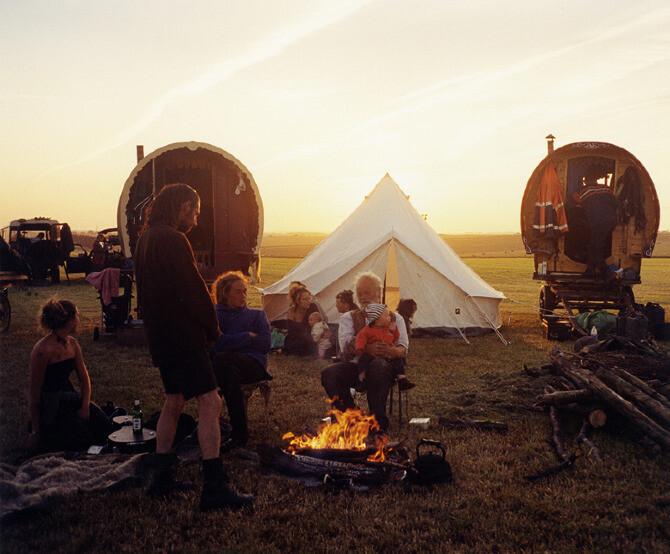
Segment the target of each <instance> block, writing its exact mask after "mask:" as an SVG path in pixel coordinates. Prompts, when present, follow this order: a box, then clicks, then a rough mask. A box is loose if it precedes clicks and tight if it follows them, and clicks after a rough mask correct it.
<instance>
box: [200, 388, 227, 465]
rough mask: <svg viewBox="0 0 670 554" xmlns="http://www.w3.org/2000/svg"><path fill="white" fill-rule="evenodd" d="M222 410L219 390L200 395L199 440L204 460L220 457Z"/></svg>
mask: <svg viewBox="0 0 670 554" xmlns="http://www.w3.org/2000/svg"><path fill="white" fill-rule="evenodd" d="M220 412H221V397H220V396H219V394H218V392H217V391H215V390H213V391H210V392H207V393H205V394H203V395H201V396H198V441H199V442H200V450H201V451H202V459H203V460H208V459H211V458H218V457H219V447H220V445H221V428H220V426H219V413H220Z"/></svg>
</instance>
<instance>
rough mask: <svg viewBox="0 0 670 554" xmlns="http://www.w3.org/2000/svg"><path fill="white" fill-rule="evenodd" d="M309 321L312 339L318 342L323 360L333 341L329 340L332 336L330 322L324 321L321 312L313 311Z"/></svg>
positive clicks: (319, 353) (320, 357)
mask: <svg viewBox="0 0 670 554" xmlns="http://www.w3.org/2000/svg"><path fill="white" fill-rule="evenodd" d="M307 321H308V322H309V326H310V327H311V328H312V340H313V341H314V342H315V343H316V349H317V352H318V355H319V359H320V360H323V359H324V358H325V357H326V352H328V349H329V348H330V347H331V346H332V344H331V342H330V341H329V340H328V338H329V337H330V329H328V324H327V323H326V322H325V321H323V318H322V317H321V314H320V313H319V312H312V313H311V314H309V318H308V320H307Z"/></svg>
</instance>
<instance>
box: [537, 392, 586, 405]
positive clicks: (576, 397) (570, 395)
mask: <svg viewBox="0 0 670 554" xmlns="http://www.w3.org/2000/svg"><path fill="white" fill-rule="evenodd" d="M594 399H595V396H594V395H593V393H592V392H591V391H590V390H587V389H578V390H567V391H555V392H548V393H545V394H543V395H542V396H540V398H539V399H538V401H537V402H536V404H537V405H538V406H562V405H564V404H572V403H573V402H577V403H583V402H592V401H593V400H594Z"/></svg>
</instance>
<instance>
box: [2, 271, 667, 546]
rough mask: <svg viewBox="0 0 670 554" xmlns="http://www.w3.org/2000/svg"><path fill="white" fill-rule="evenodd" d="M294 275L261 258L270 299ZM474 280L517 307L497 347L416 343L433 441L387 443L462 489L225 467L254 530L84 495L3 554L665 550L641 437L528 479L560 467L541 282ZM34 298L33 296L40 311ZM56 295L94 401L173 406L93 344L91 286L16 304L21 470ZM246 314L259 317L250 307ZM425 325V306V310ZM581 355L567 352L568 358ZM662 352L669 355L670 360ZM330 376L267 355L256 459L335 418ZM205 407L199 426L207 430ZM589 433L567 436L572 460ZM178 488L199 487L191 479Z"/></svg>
mask: <svg viewBox="0 0 670 554" xmlns="http://www.w3.org/2000/svg"><path fill="white" fill-rule="evenodd" d="M298 261H299V259H297V258H282V259H275V258H266V259H264V260H263V282H262V283H261V286H267V285H269V284H271V283H272V282H274V281H275V280H277V279H278V278H280V277H281V276H282V275H284V274H285V273H286V271H288V270H289V269H290V268H291V267H293V266H294V265H295V264H296V263H297V262H298ZM466 262H467V263H468V264H470V265H471V266H472V267H473V268H474V269H475V271H477V272H478V273H479V274H480V275H481V276H482V277H483V278H484V279H485V280H487V281H488V282H489V283H490V284H491V285H492V286H494V287H495V288H497V289H499V290H501V291H503V292H505V294H506V295H507V297H508V298H509V300H506V301H504V302H502V304H501V313H502V316H503V321H504V325H503V327H502V328H501V332H502V333H503V335H504V336H505V338H506V339H507V340H509V341H510V345H508V346H505V345H504V344H503V343H502V342H501V341H500V340H499V339H498V338H497V337H496V335H494V334H489V335H486V336H483V337H480V338H476V339H472V340H471V344H470V345H467V344H466V343H465V342H464V341H463V340H460V339H452V340H434V339H413V340H412V343H411V348H410V353H409V360H408V361H409V364H410V365H409V369H408V371H409V373H410V375H411V379H412V380H413V381H416V382H417V383H418V387H417V388H416V389H414V390H412V391H411V393H410V402H409V413H410V416H411V417H430V418H431V420H432V421H433V424H432V426H431V428H430V429H429V430H428V431H424V432H418V431H415V430H410V429H409V428H408V426H404V427H403V429H402V432H400V433H398V429H397V421H396V419H395V418H392V420H391V421H392V423H391V429H390V432H391V435H392V437H393V438H407V439H408V440H409V441H410V444H412V445H413V444H416V442H417V441H418V440H419V439H420V438H421V437H429V438H434V439H437V440H439V441H441V442H442V444H443V445H444V446H445V448H446V451H447V459H448V460H449V462H450V463H451V465H452V467H453V471H454V475H455V481H454V483H453V484H450V485H443V486H436V487H434V488H432V489H424V488H412V489H405V488H404V487H402V486H400V485H388V486H384V487H381V488H379V489H377V490H372V491H370V492H368V493H364V494H363V493H349V492H342V493H339V494H334V493H327V492H324V491H323V490H320V489H318V488H306V487H303V486H302V485H300V484H298V483H296V482H294V481H289V480H287V479H284V478H281V477H277V476H273V475H264V474H262V473H261V472H260V470H259V469H258V468H257V467H256V466H255V465H253V464H251V463H249V462H246V461H243V460H241V459H239V458H236V457H234V456H230V455H227V456H226V457H225V460H224V462H225V464H226V466H227V467H228V468H229V470H230V473H231V475H232V477H233V479H234V482H235V483H236V485H237V486H238V487H239V488H241V489H244V490H246V491H248V492H252V493H253V494H254V495H255V496H256V509H255V513H254V514H253V515H249V514H229V513H225V512H223V513H213V514H207V515H201V514H199V513H198V511H197V510H196V506H197V494H196V493H195V492H194V493H189V494H185V495H183V496H181V497H177V498H175V499H174V500H172V501H170V502H159V501H156V500H152V499H150V498H148V497H147V496H146V495H145V494H144V491H142V490H139V489H129V490H126V491H122V492H105V493H96V494H86V495H80V496H77V497H75V498H70V499H65V500H63V501H60V502H57V503H56V504H55V505H54V506H53V507H52V508H51V509H49V510H47V511H46V512H44V513H40V514H27V515H25V516H23V517H17V518H14V519H12V520H10V521H6V522H4V523H3V524H2V537H1V539H2V550H3V551H6V552H29V551H68V552H79V551H86V552H88V551H165V550H179V551H203V550H205V551H212V550H214V551H219V550H232V551H253V552H257V551H287V550H288V551H338V552H339V551H347V550H357V551H369V552H378V551H396V550H400V551H451V550H454V551H480V552H489V551H494V550H498V551H504V552H517V551H529V552H536V551H551V552H566V551H567V552H574V551H581V550H587V551H650V552H660V551H667V549H668V544H669V539H670V536H669V531H668V524H667V523H668V515H669V511H670V492H669V491H670V487H669V485H670V479H669V477H668V471H667V466H668V457H667V454H664V455H661V456H659V457H657V458H650V457H649V456H648V455H647V453H646V451H645V450H644V448H643V447H642V446H640V445H639V444H638V443H637V441H636V437H635V435H634V434H633V433H631V432H629V431H627V430H625V429H620V428H612V427H610V426H606V427H605V428H603V429H601V430H599V431H598V432H596V433H595V434H594V436H593V438H594V441H595V442H596V443H597V445H598V446H599V448H600V450H601V454H602V456H603V460H604V462H603V464H597V463H596V462H595V461H594V460H593V459H592V458H590V457H588V456H587V457H582V458H580V459H578V460H577V462H576V463H575V465H574V466H573V467H572V468H571V469H569V470H567V471H564V472H562V473H560V474H557V475H555V476H552V477H550V478H548V479H545V480H543V481H540V482H538V483H536V484H529V483H527V482H526V481H524V480H523V479H522V476H523V475H525V474H528V473H532V472H536V471H539V470H541V469H543V468H546V467H547V466H550V465H554V464H555V463H556V460H555V456H554V454H553V451H552V448H551V447H550V445H549V444H548V442H547V439H548V438H549V436H550V434H551V427H550V424H549V422H548V417H547V416H546V415H545V414H541V413H536V412H532V411H528V410H526V409H525V408H524V406H525V405H528V404H531V403H533V401H534V399H535V398H536V396H537V395H538V394H540V393H541V391H542V388H543V386H544V385H546V384H548V383H550V382H551V378H550V377H542V378H538V379H532V378H530V377H528V376H526V375H525V374H524V373H523V372H522V365H523V364H528V365H541V364H542V363H546V362H547V361H548V351H549V349H550V348H551V346H553V344H554V343H550V342H548V341H546V340H544V339H543V338H542V334H541V329H540V327H539V321H538V317H537V307H536V305H537V298H538V294H539V287H540V283H538V282H535V281H533V280H532V279H531V274H532V260H531V259H530V258H516V259H515V258H500V259H481V258H477V259H468V260H466ZM669 274H670V260H659V259H652V260H645V261H644V263H643V280H644V282H643V284H641V285H639V286H637V287H636V288H635V293H636V296H637V298H638V301H643V302H647V301H655V302H659V303H660V304H661V305H664V306H665V307H666V309H670V282H669V280H668V279H667V275H669ZM36 294H37V296H36ZM52 294H56V295H57V296H59V297H61V298H70V299H73V300H74V301H75V302H76V303H77V305H78V306H79V308H80V311H81V313H82V324H81V328H80V331H79V333H78V340H79V341H80V344H81V345H82V349H83V351H84V357H85V359H86V362H87V365H88V368H89V371H90V374H91V380H92V383H93V399H94V400H95V401H97V402H98V403H104V402H106V401H107V400H113V401H114V402H115V403H117V404H120V405H123V406H125V407H127V408H129V407H130V406H131V405H132V400H133V398H134V397H135V396H136V395H139V397H140V398H141V400H142V405H143V408H144V410H145V413H146V414H147V415H148V414H150V413H151V412H152V411H155V410H158V409H159V407H160V405H161V403H162V398H163V393H162V388H161V385H160V379H159V377H158V374H157V370H156V369H155V368H153V367H151V363H150V360H149V357H148V355H147V353H146V352H145V351H144V350H142V349H139V348H123V347H119V346H118V345H117V344H116V342H115V341H114V340H109V339H107V340H101V341H99V342H94V341H93V340H92V332H93V327H94V326H95V325H99V317H100V304H99V301H98V300H97V298H96V295H95V293H94V291H93V289H92V287H90V285H88V284H87V283H86V282H85V281H84V280H83V279H76V280H74V281H73V283H72V285H71V286H67V284H61V285H58V286H51V287H43V288H34V289H33V290H32V291H31V294H28V293H27V292H26V291H20V290H11V291H10V301H11V303H12V308H13V319H12V325H11V329H10V332H9V333H8V334H5V335H2V338H1V339H0V341H1V347H2V348H1V355H2V374H1V375H2V383H3V385H2V392H1V393H0V432H1V438H0V441H1V442H0V444H1V447H2V451H1V454H0V459H1V460H2V461H3V462H5V463H17V462H19V461H21V460H22V459H25V457H26V456H27V455H28V452H27V451H26V450H25V448H24V447H23V441H24V440H25V438H26V436H25V432H24V429H25V424H26V421H27V417H28V383H29V369H28V359H29V354H30V349H31V348H32V345H33V344H34V342H35V341H36V340H37V339H38V338H39V334H37V332H36V329H35V314H36V312H37V309H38V307H39V305H40V303H41V302H43V301H44V300H45V299H46V298H47V297H48V296H50V295H52ZM249 303H250V304H251V305H253V306H258V305H259V303H260V300H259V295H258V293H257V292H253V293H252V294H251V295H250V298H249ZM419 309H420V307H419ZM562 346H563V347H564V348H566V349H569V348H571V346H572V345H571V343H564V344H563V345H562ZM665 346H666V347H667V346H668V345H667V343H666V344H665ZM324 366H325V362H323V361H319V360H302V359H297V358H294V357H282V356H272V357H271V361H270V371H271V372H272V374H273V375H274V376H275V380H274V381H273V389H272V398H271V413H272V419H273V422H274V423H275V424H276V425H277V426H278V427H279V429H280V432H279V433H275V432H274V431H271V430H269V429H268V428H267V426H266V424H265V421H264V414H263V410H262V405H261V404H262V403H261V401H260V399H259V398H258V397H253V398H252V400H251V404H250V411H249V414H250V429H251V433H252V437H251V444H250V448H253V446H254V445H256V444H258V443H261V442H270V443H273V444H281V439H280V435H281V433H283V432H285V431H289V430H290V431H293V432H295V433H300V432H302V430H303V428H304V427H305V426H310V427H313V426H315V425H317V424H318V422H319V421H320V419H321V418H322V417H323V416H324V415H325V412H326V398H325V396H324V393H323V390H322V388H321V385H320V370H321V369H322V368H323V367H324ZM194 407H195V406H194V403H193V402H190V403H189V404H188V410H189V412H190V413H191V414H193V415H195V411H194ZM441 416H445V417H466V418H490V419H495V420H498V421H503V422H505V423H507V424H508V425H509V427H510V430H509V432H508V433H507V434H505V435H499V434H491V433H487V432H482V431H479V432H478V431H464V430H463V431H454V430H448V429H445V428H441V427H440V426H438V425H436V421H437V419H438V418H439V417H441ZM579 424H580V422H579V421H577V420H568V421H567V422H566V429H565V430H566V437H567V440H566V443H567V447H568V450H572V449H573V448H574V447H575V445H574V441H573V438H574V437H575V436H576V434H577V432H578V430H579ZM182 471H183V475H185V476H188V477H190V478H192V479H194V480H196V481H199V480H200V477H199V474H198V467H197V464H193V465H190V466H186V467H185V468H183V470H182Z"/></svg>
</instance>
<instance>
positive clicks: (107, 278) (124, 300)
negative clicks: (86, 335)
mask: <svg viewBox="0 0 670 554" xmlns="http://www.w3.org/2000/svg"><path fill="white" fill-rule="evenodd" d="M117 275H118V295H116V296H111V294H110V290H112V291H114V290H116V282H115V281H116V279H117ZM86 280H87V281H88V282H89V283H91V284H92V285H93V286H94V287H95V288H96V289H97V291H98V298H99V300H100V306H101V310H100V327H99V328H98V327H97V326H96V327H95V328H94V329H93V340H98V339H99V338H100V337H108V336H112V335H116V331H117V329H118V328H119V327H121V326H123V325H126V324H127V323H129V322H130V321H131V320H132V316H131V315H130V307H131V299H132V297H133V274H132V271H126V270H122V269H118V268H111V267H108V268H105V269H103V270H102V271H100V272H98V273H91V274H90V275H89V276H88V277H86ZM108 287H109V288H108Z"/></svg>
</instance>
